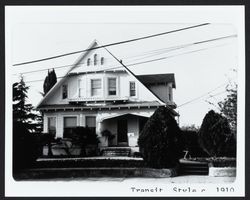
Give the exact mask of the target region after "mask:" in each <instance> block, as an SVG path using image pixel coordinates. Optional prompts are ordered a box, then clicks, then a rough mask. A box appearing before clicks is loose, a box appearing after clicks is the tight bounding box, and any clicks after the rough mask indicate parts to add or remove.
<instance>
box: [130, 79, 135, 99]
mask: <svg viewBox="0 0 250 200" xmlns="http://www.w3.org/2000/svg"><path fill="white" fill-rule="evenodd" d="M132 83H134V90H131V84H132ZM131 91H134V95H131ZM129 96H130V97H136V83H135V81H129Z"/></svg>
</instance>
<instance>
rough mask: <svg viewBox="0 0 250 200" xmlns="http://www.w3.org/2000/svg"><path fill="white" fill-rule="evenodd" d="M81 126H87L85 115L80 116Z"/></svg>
mask: <svg viewBox="0 0 250 200" xmlns="http://www.w3.org/2000/svg"><path fill="white" fill-rule="evenodd" d="M79 126H86V122H85V116H84V115H83V114H80V117H79Z"/></svg>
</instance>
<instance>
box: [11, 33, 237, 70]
mask: <svg viewBox="0 0 250 200" xmlns="http://www.w3.org/2000/svg"><path fill="white" fill-rule="evenodd" d="M236 36H237V35H229V36H224V37H218V38H213V39H209V40H203V41H198V42H192V43H188V44H184V45H177V46H172V47H168V48H162V49H157V50H153V51H149V52H145V53H146V54H147V53H148V54H153V55H151V56H147V57H152V56H155V55H157V54H158V55H160V54H163V53H168V52H170V51H175V50H178V49H182V48H186V47H189V46H192V45H198V44H202V43H207V42H212V41H217V40H223V39H227V38H232V37H236ZM154 51H157V52H154ZM159 51H162V52H161V53H159ZM141 55H143V54H141ZM141 55H139V56H141ZM133 57H138V55H137V56H132V57H127V58H126V57H125V58H122V60H124V59H128V58H133ZM144 58H146V57H143V58H140V59H144ZM140 59H135V60H134V61H136V60H140ZM81 64H85V63H84V62H81V63H78V64H77V65H81ZM71 66H74V64H69V65H62V66H57V67H53V68H46V69H40V70H32V71H27V72H22V73H16V74H14V75H17V74H22V75H23V74H29V73H35V72H41V71H47V70H50V69H60V68H65V67H71Z"/></svg>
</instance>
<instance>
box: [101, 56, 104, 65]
mask: <svg viewBox="0 0 250 200" xmlns="http://www.w3.org/2000/svg"><path fill="white" fill-rule="evenodd" d="M103 64H104V58H103V57H101V65H103Z"/></svg>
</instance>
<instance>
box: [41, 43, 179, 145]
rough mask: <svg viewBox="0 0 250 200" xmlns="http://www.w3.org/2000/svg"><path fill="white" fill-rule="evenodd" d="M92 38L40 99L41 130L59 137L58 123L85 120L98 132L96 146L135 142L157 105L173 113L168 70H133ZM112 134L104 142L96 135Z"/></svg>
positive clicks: (64, 124)
mask: <svg viewBox="0 0 250 200" xmlns="http://www.w3.org/2000/svg"><path fill="white" fill-rule="evenodd" d="M96 47H98V42H97V41H94V42H92V44H91V45H90V46H89V47H88V48H89V49H92V50H89V51H87V52H84V53H83V54H82V55H81V56H80V58H79V59H78V60H77V61H76V62H75V64H74V65H73V66H72V67H71V68H70V69H69V70H68V72H67V74H66V75H65V76H64V77H63V78H62V79H61V80H60V81H58V82H57V84H56V85H54V87H53V88H52V89H51V90H50V91H49V92H48V93H47V94H46V96H45V97H44V98H43V99H42V100H41V101H40V103H39V104H38V106H37V109H38V110H40V111H42V112H43V114H44V115H43V116H44V132H55V134H56V137H61V138H63V137H64V129H65V128H67V127H75V126H88V127H91V128H93V129H95V130H96V134H97V135H98V136H99V137H100V140H101V143H100V147H101V148H102V147H105V146H107V145H109V146H129V147H133V148H136V146H137V139H138V136H139V133H140V131H141V130H142V128H143V126H144V124H145V122H146V120H147V119H148V118H149V117H150V116H151V115H152V114H153V113H154V111H155V110H156V109H157V108H158V107H161V106H165V107H167V108H168V109H169V110H170V111H171V112H172V114H173V115H174V116H176V115H177V113H176V112H175V111H174V109H175V108H176V105H175V103H174V102H173V88H175V78H174V74H150V75H137V76H136V75H134V74H133V73H132V72H131V71H130V70H129V69H128V68H127V67H126V66H124V65H123V64H122V62H119V61H118V60H117V59H115V58H114V57H113V55H111V53H110V52H109V51H108V50H107V49H105V48H103V47H102V48H96ZM103 130H109V131H110V132H111V133H112V134H114V135H115V137H114V139H113V140H112V141H111V143H109V144H108V143H107V142H106V140H105V139H104V138H103V136H102V135H101V132H102V131H103Z"/></svg>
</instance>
